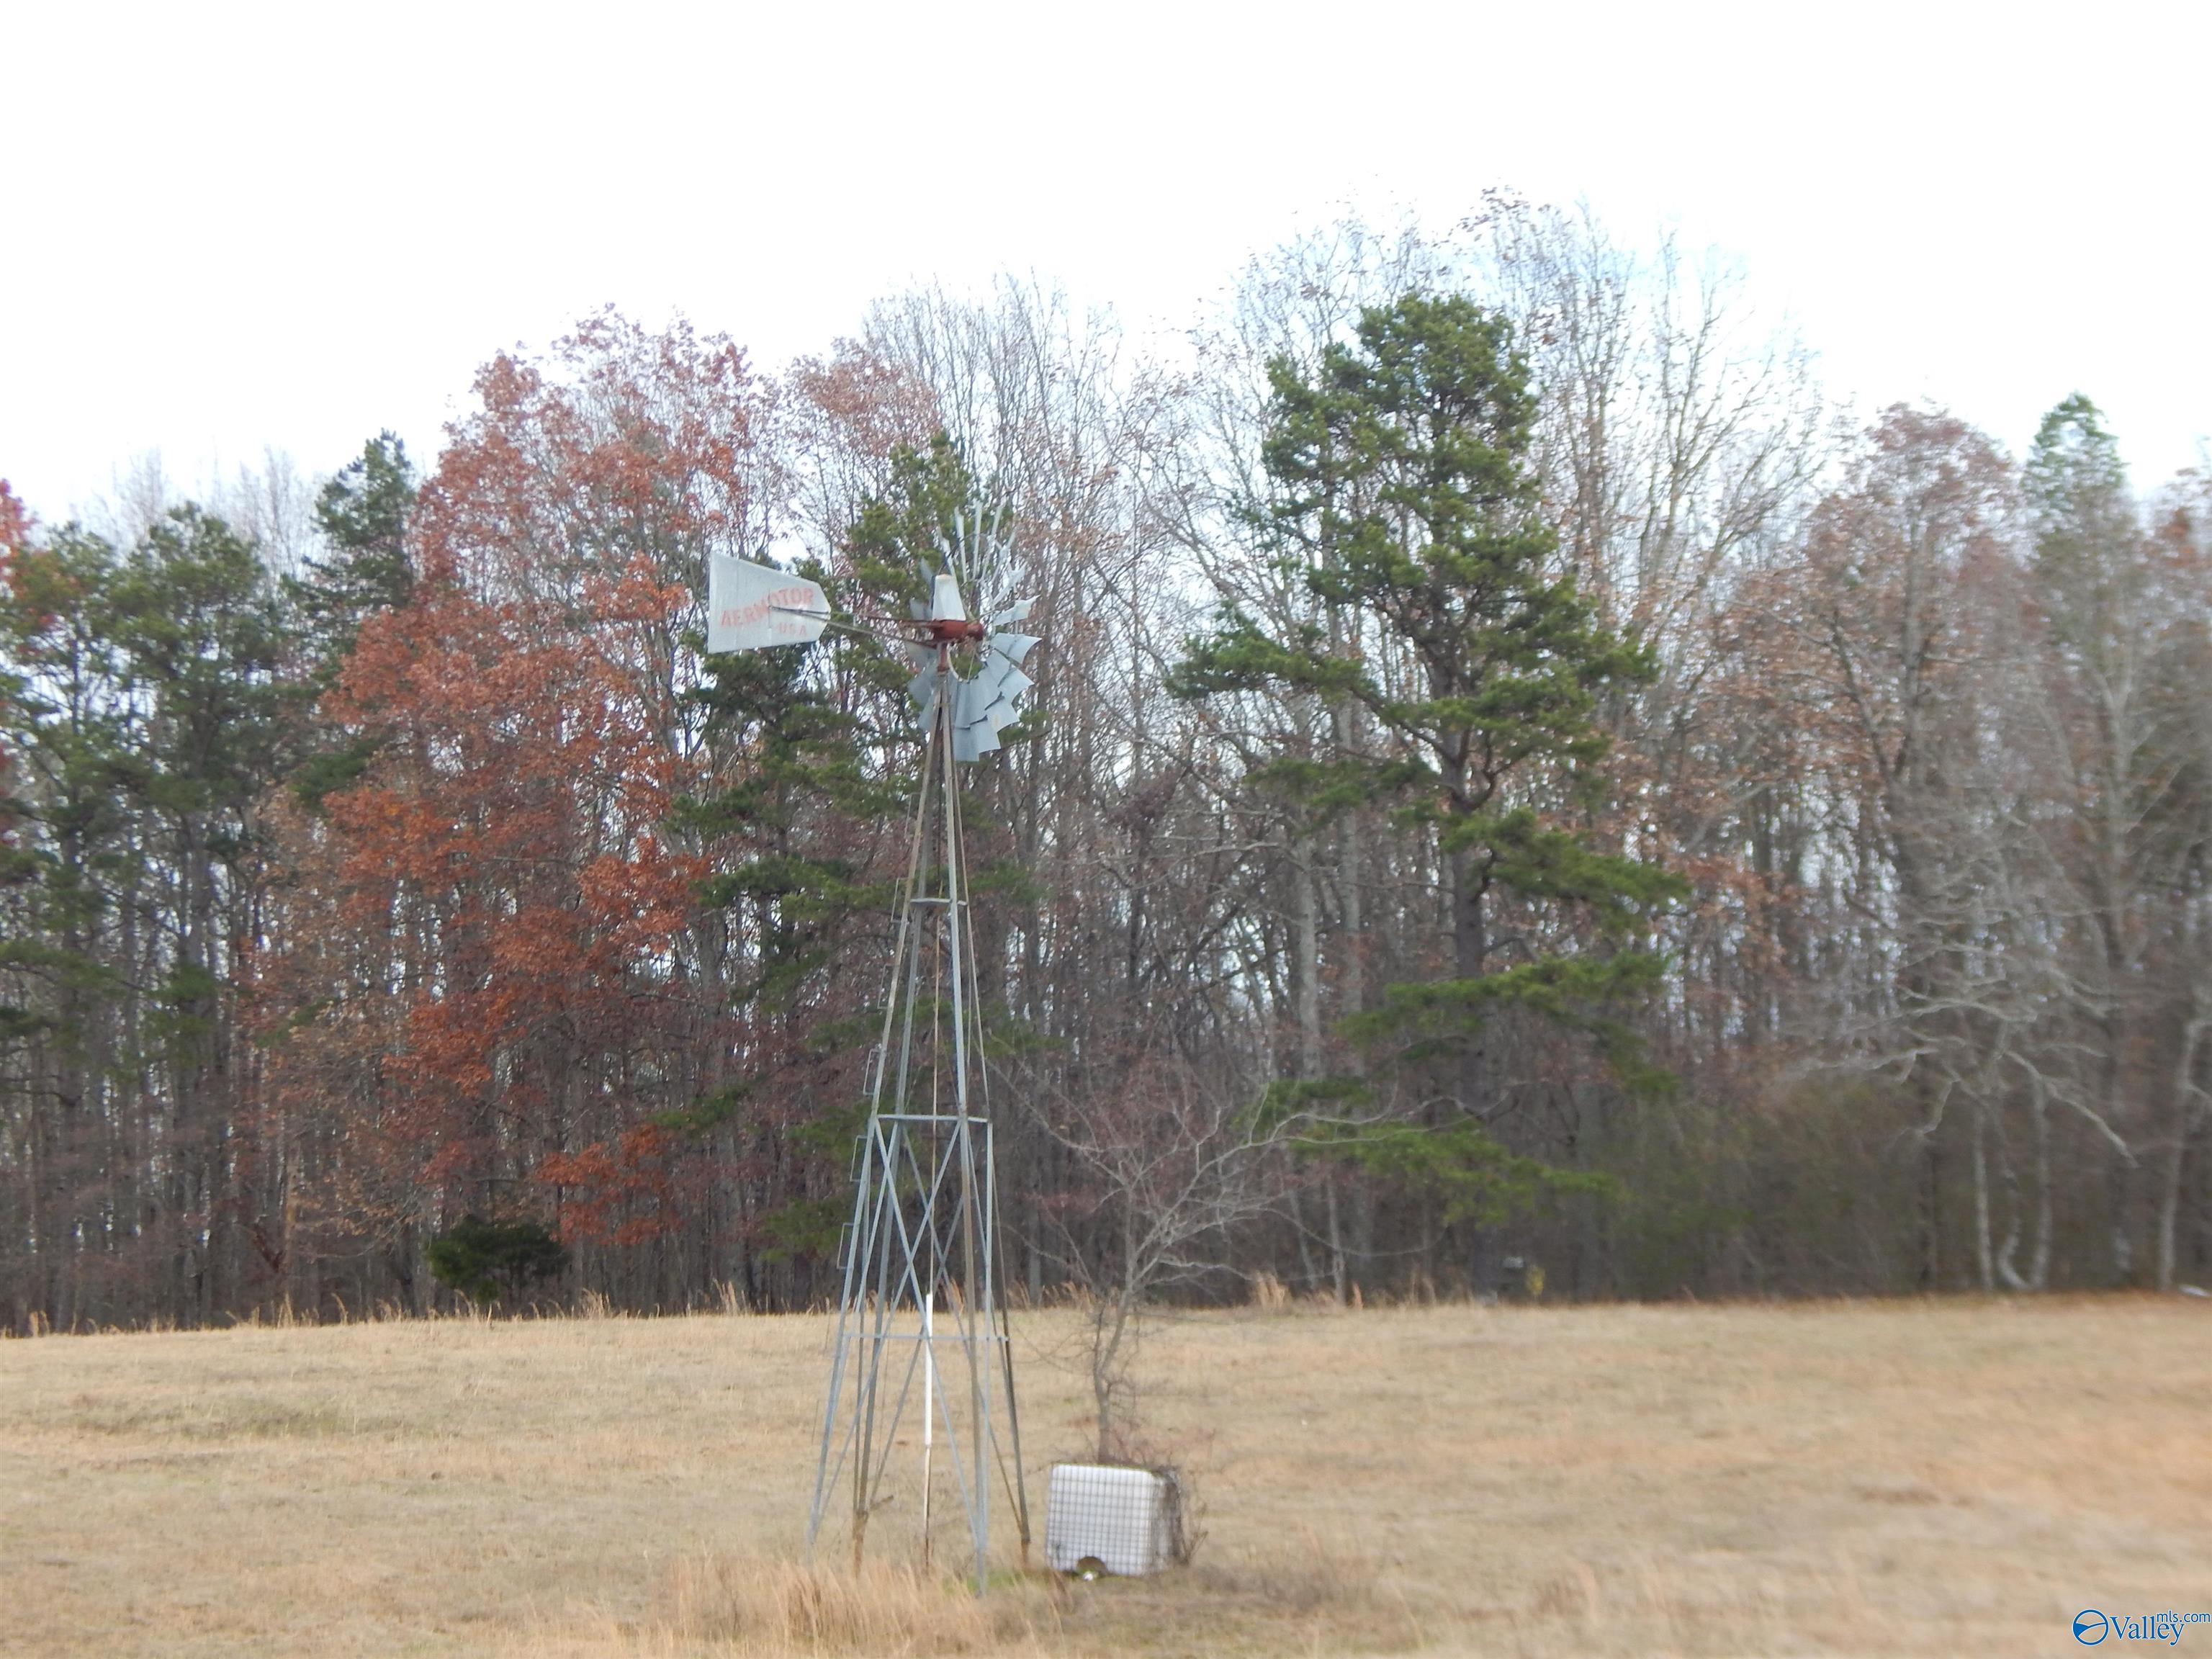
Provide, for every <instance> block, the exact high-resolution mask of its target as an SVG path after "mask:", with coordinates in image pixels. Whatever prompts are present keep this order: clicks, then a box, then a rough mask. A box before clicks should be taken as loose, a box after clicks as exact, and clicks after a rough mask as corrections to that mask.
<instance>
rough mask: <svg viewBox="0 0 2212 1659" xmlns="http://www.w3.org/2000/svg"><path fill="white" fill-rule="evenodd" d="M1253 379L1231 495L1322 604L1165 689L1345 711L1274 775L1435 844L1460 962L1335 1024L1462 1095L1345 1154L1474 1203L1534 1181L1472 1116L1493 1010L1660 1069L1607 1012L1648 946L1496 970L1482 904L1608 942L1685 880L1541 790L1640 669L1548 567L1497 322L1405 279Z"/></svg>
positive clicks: (1635, 1073) (1595, 757)
mask: <svg viewBox="0 0 2212 1659" xmlns="http://www.w3.org/2000/svg"><path fill="white" fill-rule="evenodd" d="M1270 381H1271V386H1272V389H1273V419H1272V427H1271V430H1270V432H1269V434H1268V435H1267V441H1266V444H1265V448H1264V452H1263V460H1264V463H1265V467H1266V471H1267V477H1268V480H1269V482H1270V483H1271V485H1272V486H1273V499H1271V500H1269V501H1265V502H1256V503H1252V504H1250V505H1249V507H1248V509H1247V511H1248V513H1249V515H1250V517H1251V519H1252V520H1253V521H1254V522H1255V525H1256V526H1258V527H1259V528H1261V530H1262V531H1263V532H1265V533H1266V534H1267V536H1268V538H1270V539H1271V540H1272V541H1273V543H1274V544H1275V545H1276V546H1277V547H1278V548H1279V556H1280V559H1281V561H1282V565H1283V572H1284V574H1285V577H1286V578H1287V580H1288V581H1289V583H1290V585H1291V586H1292V588H1293V590H1294V591H1297V590H1302V591H1303V592H1304V594H1305V595H1306V596H1308V598H1309V599H1310V601H1311V602H1312V605H1313V607H1314V610H1315V611H1316V612H1317V613H1318V616H1319V617H1321V618H1322V619H1325V620H1309V621H1306V622H1303V623H1294V624H1281V623H1270V622H1267V621H1263V620H1261V619H1260V618H1258V617H1254V616H1252V615H1249V614H1248V613H1245V612H1243V611H1237V610H1234V609H1232V610H1231V611H1228V612H1227V613H1226V614H1225V617H1223V619H1222V623H1221V625H1220V626H1219V628H1218V630H1217V631H1216V632H1215V633H1214V634H1213V635H1212V636H1211V637H1209V638H1206V639H1204V640H1200V641H1194V642H1193V644H1192V646H1191V647H1190V649H1189V652H1188V656H1187V658H1186V659H1185V660H1184V661H1183V663H1182V665H1180V666H1179V668H1178V670H1177V671H1176V676H1175V678H1174V681H1173V685H1174V689H1175V690H1176V691H1177V692H1178V694H1179V695H1182V696H1193V697H1195V696H1211V695H1215V694H1219V693H1227V692H1237V691H1247V692H1261V693H1267V694H1273V695H1292V696H1308V697H1311V698H1315V699H1318V700H1319V701H1320V702H1322V704H1324V705H1328V706H1331V707H1337V706H1341V705H1347V704H1348V705H1350V706H1351V708H1352V711H1353V713H1354V714H1355V718H1354V719H1353V720H1352V721H1350V722H1348V726H1349V729H1351V730H1352V731H1353V732H1358V733H1362V734H1364V736H1362V737H1360V738H1358V739H1356V740H1355V741H1354V742H1353V743H1352V744H1349V745H1347V746H1344V747H1342V748H1340V750H1337V751H1336V752H1335V753H1334V754H1333V755H1332V756H1331V757H1329V758H1328V759H1326V760H1323V761H1320V762H1308V761H1287V760H1286V761H1283V762H1280V763H1278V764H1277V766H1276V767H1275V768H1274V770H1276V771H1283V772H1294V773H1296V774H1297V776H1296V777H1294V778H1290V779H1287V780H1285V779H1282V778H1278V779H1274V780H1273V781H1274V782H1275V783H1277V784H1278V785H1279V784H1280V783H1282V782H1284V781H1290V782H1291V783H1293V784H1295V785H1296V786H1297V787H1298V788H1299V789H1300V790H1301V792H1302V793H1304V796H1305V797H1306V799H1309V800H1310V801H1313V802H1316V803H1319V804H1320V805H1322V806H1323V807H1324V808H1327V807H1332V806H1334V807H1340V806H1342V805H1349V804H1351V803H1352V802H1354V801H1357V800H1359V799H1376V800H1384V801H1389V802H1392V803H1395V805H1396V807H1397V811H1398V817H1399V821H1400V822H1401V823H1402V824H1403V825H1405V826H1407V827H1408V828H1412V829H1417V830H1419V831H1421V832H1424V833H1425V834H1428V835H1431V836H1433V837H1434V838H1435V845H1436V846H1437V849H1438V851H1439V853H1440V854H1441V855H1442V858H1443V863H1444V866H1445V871H1446V874H1447V878H1448V881H1449V898H1450V913H1451V962H1452V964H1453V972H1452V974H1451V975H1450V976H1449V977H1447V978H1442V979H1437V980H1432V981H1425V982H1419V983H1401V984H1397V985H1393V986H1391V987H1388V989H1387V991H1386V992H1385V994H1384V995H1383V1000H1382V1002H1381V1005H1380V1006H1378V1007H1377V1008H1376V1009H1374V1010H1371V1011H1370V1012H1368V1013H1366V1014H1364V1015H1363V1016H1362V1017H1360V1018H1359V1019H1358V1021H1357V1022H1355V1024H1354V1028H1353V1030H1354V1034H1355V1035H1357V1036H1361V1037H1364V1038H1365V1039H1367V1040H1370V1041H1373V1042H1385V1041H1390V1040H1394V1039H1395V1040H1396V1041H1397V1042H1399V1043H1400V1044H1401V1047H1400V1050H1399V1055H1398V1057H1399V1059H1400V1060H1403V1061H1407V1062H1429V1061H1443V1062H1445V1063H1446V1065H1447V1071H1448V1075H1449V1078H1450V1079H1451V1083H1450V1085H1449V1086H1450V1087H1451V1090H1452V1092H1453V1093H1454V1094H1455V1097H1456V1103H1457V1107H1458V1114H1457V1115H1453V1116H1449V1117H1443V1118H1438V1117H1435V1116H1433V1115H1432V1116H1431V1121H1428V1122H1426V1123H1425V1124H1422V1125H1419V1126H1382V1125H1370V1126H1367V1127H1365V1128H1364V1131H1363V1132H1362V1133H1358V1135H1356V1136H1352V1137H1351V1138H1350V1139H1348V1140H1347V1141H1346V1150H1347V1151H1351V1152H1354V1153H1355V1155H1357V1156H1358V1157H1359V1158H1361V1159H1362V1161H1364V1162H1366V1163H1368V1164H1370V1165H1374V1166H1378V1167H1381V1168H1383V1169H1387V1170H1390V1171H1391V1172H1392V1173H1395V1174H1397V1175H1400V1176H1404V1177H1406V1178H1408V1179H1412V1178H1413V1177H1415V1176H1421V1177H1422V1178H1423V1179H1425V1180H1428V1181H1431V1182H1435V1183H1440V1184H1441V1185H1442V1186H1443V1188H1445V1189H1446V1191H1447V1194H1448V1196H1449V1200H1450V1202H1451V1204H1453V1205H1456V1206H1458V1207H1459V1209H1460V1211H1461V1212H1462V1213H1472V1212H1476V1211H1478V1210H1482V1209H1486V1208H1491V1207H1494V1205H1495V1201H1496V1200H1497V1198H1498V1194H1499V1193H1500V1192H1502V1191H1503V1190H1504V1189H1505V1188H1508V1187H1510V1186H1513V1185H1515V1184H1516V1183H1521V1182H1525V1181H1526V1180H1528V1179H1534V1178H1535V1177H1536V1176H1537V1172H1536V1171H1534V1170H1533V1169H1532V1168H1530V1167H1528V1166H1524V1165H1522V1164H1518V1163H1517V1162H1516V1161H1515V1160H1511V1159H1508V1158H1504V1157H1503V1155H1502V1153H1501V1152H1500V1150H1499V1149H1498V1147H1497V1146H1495V1145H1494V1144H1493V1143H1492V1142H1491V1141H1490V1140H1489V1139H1488V1138H1487V1136H1486V1134H1485V1133H1483V1132H1482V1130H1481V1128H1480V1120H1481V1119H1482V1118H1483V1117H1484V1116H1485V1115H1487V1113H1488V1110H1489V1109H1490V1107H1491V1106H1492V1101H1491V1100H1490V1098H1489V1084H1488V1079H1486V1074H1485V1067H1484V1055H1483V1038H1484V1033H1485V1030H1486V1027H1487V1026H1488V1025H1489V1024H1490V1023H1491V1022H1492V1020H1493V1018H1495V1017H1496V1016H1497V1015H1498V1013H1499V1012H1502V1011H1504V1010H1507V1009H1518V1010H1522V1011H1526V1012H1528V1013H1530V1014H1532V1015H1534V1016H1536V1017H1539V1018H1543V1019H1547V1020H1549V1021H1553V1022H1558V1023H1560V1024H1566V1025H1570V1026H1573V1027H1577V1028H1578V1029H1580V1030H1583V1031H1586V1032H1588V1033H1589V1034H1591V1035H1592V1036H1595V1038H1596V1039H1597V1040H1598V1041H1599V1042H1600V1043H1601V1046H1602V1047H1603V1048H1605V1050H1606V1051H1607V1055H1608V1057H1609V1058H1610V1059H1611V1060H1612V1061H1613V1064H1614V1066H1615V1068H1616V1070H1617V1071H1620V1072H1622V1073H1625V1074H1626V1075H1627V1076H1628V1077H1629V1078H1630V1079H1632V1080H1635V1081H1643V1082H1649V1081H1653V1080H1655V1074H1653V1073H1650V1069H1649V1068H1648V1067H1647V1066H1644V1063H1643V1062H1642V1061H1641V1060H1639V1059H1638V1056H1637V1049H1636V1045H1635V1044H1634V1042H1632V1040H1631V1038H1630V1036H1629V1035H1628V1032H1627V1030H1626V1027H1625V1026H1623V1025H1621V1024H1620V1023H1619V1022H1618V1021H1617V1020H1616V1019H1614V1018H1611V1017H1609V1016H1608V1015H1607V1014H1606V1013H1605V1012H1604V1010H1605V1008H1606V1006H1607V1005H1608V1004H1611V1003H1613V1002H1614V1001H1615V1000H1618V999H1620V998H1621V997H1623V996H1624V995H1627V994H1632V993H1634V992H1636V991H1638V990H1640V989H1642V988H1644V987H1648V986H1650V984H1651V983H1652V982H1653V981H1655V980H1656V976H1657V975H1658V973H1659V971H1660V969H1661V965H1662V964H1661V962H1660V959H1659V958H1658V957H1656V956H1654V955H1652V954H1651V953H1650V952H1649V951H1644V950H1640V949H1636V948H1633V947H1632V946H1630V945H1627V944H1626V943H1625V942H1617V943H1616V945H1615V948H1606V949H1593V950H1587V951H1577V952H1576V953H1573V954H1564V953H1563V954H1553V955H1543V954H1535V953H1533V952H1532V951H1531V950H1530V949H1529V947H1528V945H1526V944H1525V943H1520V944H1519V945H1518V947H1517V948H1516V951H1515V957H1514V959H1513V960H1512V961H1511V962H1510V963H1507V964H1504V965H1501V964H1500V963H1498V960H1497V957H1498V952H1499V949H1500V946H1499V944H1498V940H1497V939H1495V938H1494V936H1493V921H1494V913H1495V911H1496V909H1497V908H1498V904H1499V903H1500V902H1501V901H1503V900H1505V899H1513V900H1519V901H1527V902H1536V903H1542V904H1547V905H1552V906H1558V907H1565V908H1569V909H1571V910H1572V911H1574V912H1575V913H1577V915H1579V916H1580V917H1582V918H1583V919H1585V920H1587V921H1589V922H1591V923H1593V924H1595V930H1596V932H1597V933H1598V934H1599V935H1600V936H1601V937H1602V936H1608V935H1609V936H1612V937H1613V939H1615V940H1616V941H1625V939H1626V933H1628V932H1629V931H1630V930H1631V929H1632V927H1633V925H1634V924H1635V923H1636V922H1637V921H1638V920H1639V919H1640V918H1642V917H1643V916H1644V915H1647V914H1648V913H1649V911H1650V908H1652V907H1654V906H1656V905H1657V904H1659V903H1661V902H1663V901H1665V900H1666V899H1668V898H1669V897H1671V896H1674V895H1675V894H1677V893H1679V892H1680V890H1682V889H1681V884H1680V882H1679V881H1678V880H1677V879H1675V878H1673V877H1671V876H1669V875H1668V874H1667V873H1665V872H1662V871H1661V870H1659V869H1658V868H1656V867H1655V866H1651V865H1649V864H1645V863H1642V862H1639V861H1638V860H1632V859H1629V858H1626V857H1623V856H1620V855H1619V854H1614V853H1609V852H1606V851H1603V850H1601V849H1599V848H1595V847H1594V846H1593V845H1591V844H1590V842H1589V840H1588V838H1587V837H1586V836H1583V835H1582V834H1580V833H1577V830H1575V829H1573V828H1571V827H1570V826H1569V825H1568V824H1566V823H1563V822H1562V821H1561V817H1562V815H1561V814H1560V813H1559V812H1558V811H1551V812H1547V811H1545V810H1543V805H1542V804H1543V803H1545V802H1547V800H1548V801H1549V802H1551V803H1552V804H1553V805H1555V806H1556V805H1559V804H1561V803H1565V804H1569V805H1571V804H1572V803H1573V802H1575V801H1576V800H1577V799H1587V798H1588V797H1589V795H1590V793H1592V792H1594V791H1595V788H1596V787H1598V785H1599V783H1600V782H1601V779H1600V776H1599V772H1598V768H1599V766H1600V763H1601V762H1602V761H1603V759H1604V757H1605V755H1606V752H1607V736H1606V733H1605V732H1604V731H1603V730H1602V729H1601V726H1599V724H1598V721H1597V718H1596V715H1597V697H1598V695H1599V694H1600V692H1601V690H1604V689H1606V688H1607V687H1613V686H1626V685H1631V684H1636V683H1638V682H1639V681H1641V680H1644V679H1645V678H1648V677H1649V676H1650V673H1651V671H1652V664H1651V660H1650V656H1649V654H1648V653H1646V652H1645V651H1644V650H1643V649H1641V648H1640V647H1638V646H1637V645H1636V644H1634V643H1633V642H1632V641H1627V640H1625V639H1623V638H1621V637H1620V636H1619V635H1615V634H1613V632H1611V631H1610V630H1608V629H1606V628H1605V627H1604V626H1602V625H1601V623H1599V621H1598V620H1597V619H1596V617H1595V612H1594V611H1593V610H1592V608H1591V606H1590V605H1589V603H1588V602H1587V601H1586V600H1584V599H1583V597H1582V596H1581V595H1580V593H1579V592H1577V589H1576V586H1575V582H1574V580H1573V579H1572V577H1571V575H1568V574H1564V573H1562V572H1561V571H1560V570H1559V561H1558V559H1557V557H1556V543H1555V538H1554V537H1553V532H1552V531H1551V530H1550V528H1549V527H1548V526H1546V524H1545V523H1544V522H1543V520H1542V519H1541V516H1540V513H1539V501H1538V490H1537V483H1536V480H1535V478H1534V475H1533V474H1532V472H1531V471H1530V470H1529V467H1528V447H1529V442H1530V438H1531V434H1532V429H1533V426H1534V419H1535V413H1536V400H1535V398H1534V394H1533V393H1532V392H1531V391H1530V388H1529V386H1528V366H1527V364H1526V362H1524V360H1523V359H1522V357H1521V356H1519V355H1518V354H1516V352H1515V351H1514V349H1513V348H1512V343H1511V338H1510V331H1509V328H1508V325H1507V324H1506V322H1505V321H1504V319H1503V318H1500V317H1498V316H1496V315H1494V314H1492V313H1486V312H1484V311H1482V310H1481V309H1480V307H1477V306H1475V305H1474V304H1473V303H1472V302H1471V301H1468V300H1466V299H1464V298H1461V297H1457V296H1444V297H1431V296H1426V295H1419V294H1411V295H1407V296H1405V297H1404V298H1402V299H1401V300H1400V301H1397V302H1396V303H1395V304H1393V305H1390V306H1388V307H1375V308H1371V309H1370V310H1368V311H1367V312H1366V313H1364V315H1363V316H1362V318H1361V320H1360V323H1359V326H1358V333H1357V338H1356V341H1355V342H1353V343H1336V344H1332V345H1331V346H1330V347H1328V349H1327V350H1326V351H1325V352H1324V353H1323V355H1322V359H1321V361H1320V362H1319V364H1318V365H1317V367H1316V370H1315V372H1313V373H1312V374H1310V375H1309V374H1301V373H1300V372H1299V370H1298V368H1297V366H1296V365H1295V364H1293V363H1291V362H1289V361H1287V360H1278V361H1277V362H1275V363H1273V365H1272V366H1271V368H1270ZM1263 781H1265V780H1263ZM1540 781H1541V784H1542V785H1543V786H1544V787H1539V783H1540ZM1331 1086H1332V1087H1334V1090H1335V1091H1336V1092H1339V1093H1342V1092H1345V1091H1346V1090H1347V1088H1348V1085H1343V1084H1339V1085H1331ZM1327 1091H1328V1090H1327V1089H1324V1090H1323V1091H1322V1092H1327ZM1306 1092H1307V1093H1308V1094H1309V1095H1310V1094H1312V1093H1313V1092H1315V1091H1312V1090H1310V1089H1309V1090H1308V1091H1306Z"/></svg>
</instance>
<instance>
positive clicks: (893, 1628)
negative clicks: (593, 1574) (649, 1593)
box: [671, 1554, 1056, 1659]
mask: <svg viewBox="0 0 2212 1659" xmlns="http://www.w3.org/2000/svg"><path fill="white" fill-rule="evenodd" d="M671 1591H672V1595H673V1599H674V1601H675V1619H674V1624H675V1633H676V1634H677V1635H678V1637H679V1638H684V1639H688V1640H692V1641H706V1642H711V1643H715V1644H723V1645H726V1647H728V1648H730V1649H731V1650H734V1651H735V1652H738V1653H741V1654H757V1655H761V1656H770V1655H773V1656H777V1659H781V1656H784V1655H789V1654H865V1655H881V1656H884V1659H908V1656H914V1659H921V1656H934V1655H938V1654H960V1653H988V1652H1000V1651H1004V1650H1006V1649H1008V1648H1009V1647H1013V1646H1017V1645H1028V1644H1034V1642H1035V1641H1036V1638H1037V1637H1038V1635H1039V1634H1040V1633H1041V1632H1040V1626H1041V1625H1042V1626H1044V1627H1045V1628H1047V1629H1049V1628H1051V1627H1053V1626H1054V1624H1055V1622H1056V1621H1054V1620H1053V1619H1052V1618H1051V1611H1050V1608H1049V1607H1048V1605H1044V1602H1045V1597H1044V1595H1043V1594H1042V1592H1041V1590H1040V1589H1039V1588H1038V1587H1036V1586H1034V1585H1031V1584H1029V1583H1023V1582H1020V1581H1013V1582H1006V1583H1000V1584H997V1585H994V1587H993V1590H992V1594H990V1595H987V1596H980V1597H979V1596H978V1595H975V1592H974V1590H973V1589H972V1587H971V1586H969V1585H968V1584H966V1583H960V1582H957V1581H954V1580H950V1579H946V1578H944V1577H938V1576H935V1575H933V1574H929V1573H925V1572H921V1571H917V1570H915V1569H914V1568H911V1567H900V1566H894V1565H890V1564H888V1563H885V1562H880V1561H870V1562H866V1563H864V1564H863V1565H862V1566H861V1568H860V1571H859V1572H857V1573H854V1572H850V1571H839V1570H836V1569H834V1568H830V1567H825V1566H820V1565H804V1564H801V1563H799V1562H795V1561H778V1560H772V1559H761V1558H759V1557H755V1556H742V1555H729V1554H701V1555H692V1556H687V1557H685V1558H684V1559H683V1560H681V1561H679V1562H678V1564H677V1565H676V1568H675V1571H674V1572H673V1574H672V1575H671Z"/></svg>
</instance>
